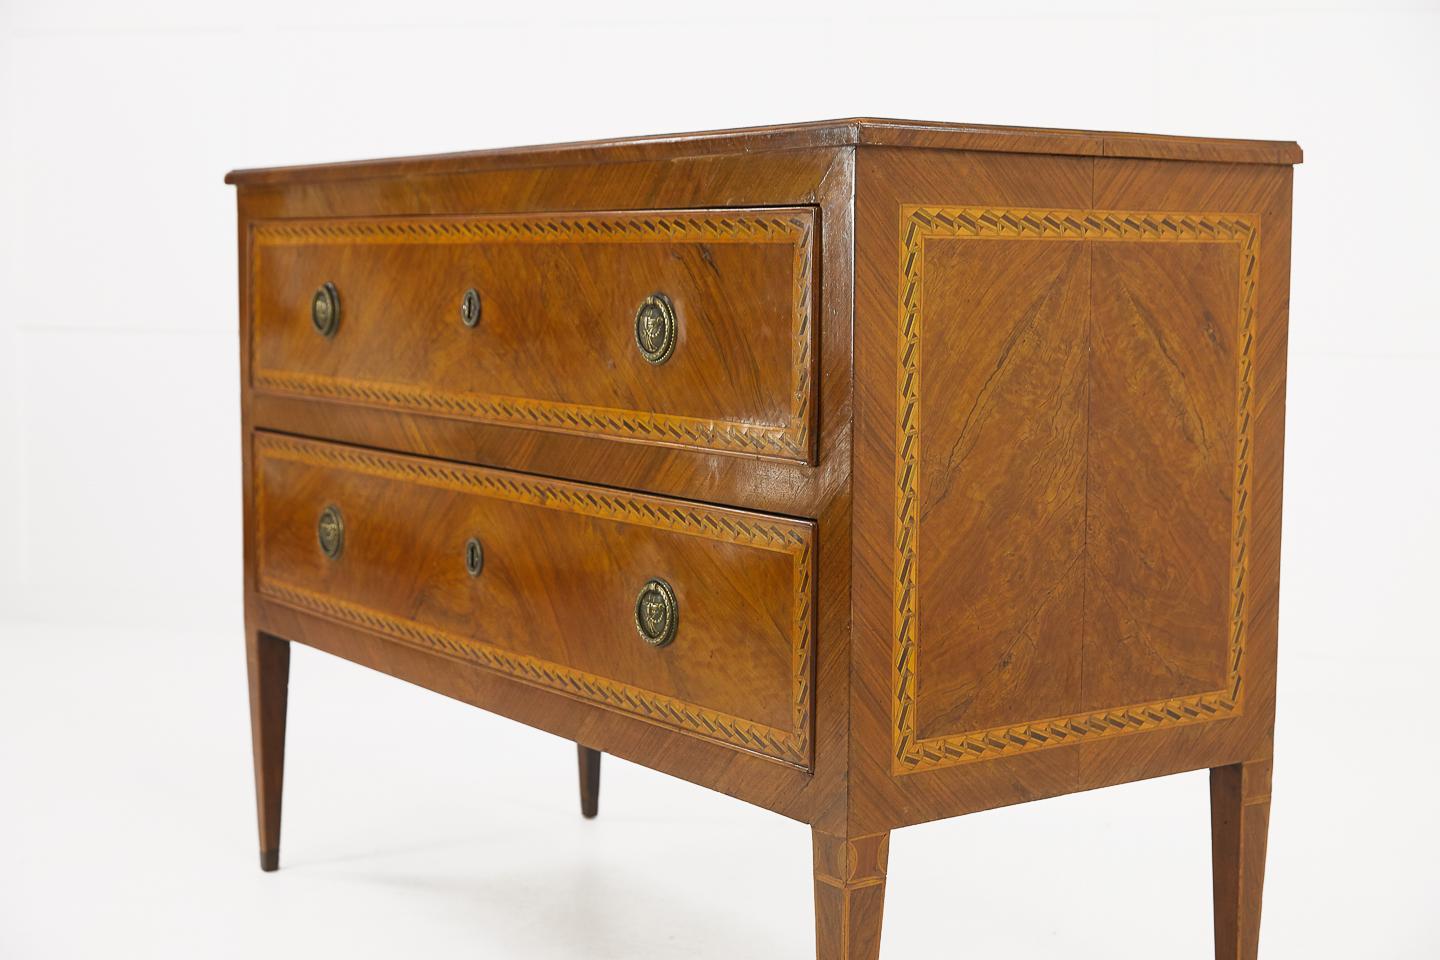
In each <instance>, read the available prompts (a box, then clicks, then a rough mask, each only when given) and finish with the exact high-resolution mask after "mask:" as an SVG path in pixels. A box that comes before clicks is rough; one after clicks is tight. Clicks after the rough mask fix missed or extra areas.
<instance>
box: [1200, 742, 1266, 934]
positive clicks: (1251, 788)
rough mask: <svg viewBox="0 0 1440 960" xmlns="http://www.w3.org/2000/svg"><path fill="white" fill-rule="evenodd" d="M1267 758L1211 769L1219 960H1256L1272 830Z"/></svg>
mask: <svg viewBox="0 0 1440 960" xmlns="http://www.w3.org/2000/svg"><path fill="white" fill-rule="evenodd" d="M1270 765H1271V761H1269V760H1257V761H1254V762H1251V763H1237V764H1233V765H1231V766H1228V767H1214V768H1212V769H1211V771H1210V843H1211V853H1212V866H1211V869H1212V870H1213V873H1214V882H1215V960H1255V958H1256V954H1257V953H1258V952H1259V949H1260V894H1261V891H1262V890H1263V888H1264V885H1265V841H1266V837H1267V835H1268V833H1269V830H1270Z"/></svg>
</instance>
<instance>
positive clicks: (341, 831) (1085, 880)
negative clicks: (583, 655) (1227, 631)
mask: <svg viewBox="0 0 1440 960" xmlns="http://www.w3.org/2000/svg"><path fill="white" fill-rule="evenodd" d="M1196 6H1203V7H1204V8H1205V11H1206V12H1205V13H1203V14H1193V13H1184V14H1182V13H1179V12H1171V11H1170V8H1166V7H1163V6H1157V5H1156V4H1154V3H1142V2H1135V3H1118V2H1091V3H1085V4H1078V3H1077V4H1061V3H1055V4H1037V3H1019V4H1010V5H1001V4H995V5H993V6H991V5H983V4H971V5H962V4H956V3H931V2H924V0H911V2H908V3H904V4H900V3H875V4H869V5H866V4H852V3H841V2H835V0H831V2H828V3H823V4H820V3H814V4H806V5H787V4H784V3H781V2H777V0H768V2H751V0H741V2H728V3H708V4H688V3H683V2H669V3H662V2H654V3H629V4H626V3H617V2H614V0H611V2H603V3H589V4H545V3H506V4H503V5H497V6H495V7H493V8H492V7H486V6H484V5H482V4H477V3H453V4H446V3H440V2H436V0H408V2H405V3H394V2H373V0H329V2H322V3H314V4H301V3H296V2H285V0H249V2H247V3H243V4H224V5H219V4H217V5H213V6H208V5H204V4H200V3H194V2H184V0H168V2H167V0H149V2H142V0H131V2H126V3H101V2H98V0H96V2H83V0H49V2H21V0H9V2H0V856H3V858H4V869H3V870H0V957H4V958H7V960H8V958H31V957H46V958H48V957H101V956H105V957H109V956H137V957H164V958H170V957H184V958H196V957H205V958H208V957H240V956H247V957H248V956H256V955H264V956H270V957H276V958H288V957H308V956H348V957H392V956H423V957H437V958H448V957H466V958H474V957H485V958H494V957H498V958H510V957H518V958H559V957H599V958H609V957H617V958H618V957H625V958H642V957H694V958H701V960H705V958H716V960H719V958H724V960H736V958H748V957H757V958H771V957H804V956H808V955H810V951H811V950H812V947H811V937H812V921H811V904H810V875H809V869H810V859H809V849H808V831H807V830H806V829H805V828H804V827H802V826H801V825H798V824H794V823H791V822H790V821H786V820H783V819H781V818H778V817H775V816H773V815H770V814H767V813H765V812H763V811H760V810H757V809H753V808H750V807H747V806H745V805H743V804H740V803H737V802H735V801H731V800H728V799H726V798H723V797H720V796H718V795H713V794H709V793H707V792H705V791H703V790H700V789H698V788H695V787H691V786H689V785H686V784H683V783H681V782H678V781H675V780H672V779H670V778H667V777H664V776H661V775H658V774H653V773H650V772H647V771H644V770H641V769H639V768H636V767H632V766H629V765H627V764H623V763H619V762H616V761H614V760H610V759H607V763H606V772H605V789H604V791H603V796H602V811H601V819H600V820H598V821H596V822H594V823H584V822H582V821H581V820H580V818H579V816H578V814H577V811H576V801H575V785H574V770H573V753H572V748H571V747H570V746H569V745H568V744H566V743H564V742H562V741H559V740H556V739H554V738H552V737H549V736H547V735H545V734H541V733H537V732H534V731H530V730H526V729H523V728H521V727H519V726H517V725H514V724H511V723H509V722H507V721H503V720H500V719H497V718H494V717H491V716H488V715H486V714H484V713H482V712H480V711H477V710H472V709H470V708H467V707H463V706H461V705H459V704H455V703H452V702H449V701H446V700H443V699H441V698H439V697H435V696H433V695H430V694H427V693H424V692H423V691H420V690H418V689H415V688H412V687H409V686H407V685H405V684H401V683H399V682H396V681H394V680H390V679H388V678H385V677H381V676H379V675H377V674H372V673H369V672H367V671H364V670H362V669H361V668H358V667H354V666H351V665H348V664H345V663H342V662H340V661H337V660H331V659H327V658H325V657H323V656H322V655H320V654H317V653H314V652H313V651H309V650H305V649H299V648H297V651H296V654H295V663H294V669H293V676H292V700H291V703H292V706H291V726H290V751H289V759H290V763H289V766H288V775H287V783H286V793H287V795H286V817H285V828H286V833H285V843H284V852H283V854H282V869H281V871H280V872H279V873H277V874H273V875H262V874H261V873H260V872H259V870H258V869H257V867H256V864H255V840H254V824H253V801H252V794H251V780H250V776H251V774H250V760H249V730H248V724H247V721H246V712H245V710H246V703H245V681H244V660H243V653H242V644H243V635H242V631H241V609H240V582H241V581H240V515H239V506H240V463H239V451H240V442H239V435H238V429H239V410H238V400H237V398H238V373H237V341H236V333H235V330H236V316H235V307H234V304H235V286H236V260H235V249H234V238H235V231H234V198H233V194H232V191H231V189H230V188H228V187H225V186H223V185H222V183H221V178H222V176H223V174H224V173H225V171H226V170H227V169H229V168H231V167H239V166H256V165H266V164H278V163H293V162H309V161H326V160H338V159H352V158H360V157H371V156H385V155H394V154H411V153H422V152H431V151H445V150H456V149H472V148H481V147H495V146H506V145H514V144H522V143H537V142H548V141H556V140H571V139H583V138H590V137H607V136H616V135H624V134H642V133H658V132H665V131H675V130H686V129H704V128H714V127H724V126H741V125H752V124H758V123H770V122H784V121H793V120H806V119H822V118H827V117H835V116H847V115H855V114H870V115H879V116H902V117H913V118H920V119H932V120H959V121H969V122H989V123H1015V124H1024V125H1050V126H1064V127H1090V128H1099V129H1119V130H1142V131H1151V132H1163V133H1184V134H1199V135H1215V136H1236V137H1259V138H1275V139H1295V140H1298V141H1300V142H1301V144H1302V146H1303V147H1304V148H1305V151H1306V163H1305V164H1304V165H1303V166H1302V167H1300V168H1299V169H1298V171H1297V175H1296V184H1295V234H1294V237H1295V239H1294V273H1293V290H1294V295H1293V300H1292V312H1291V339H1290V344H1291V350H1290V385H1289V434H1288V438H1287V447H1286V485H1285V498H1286V500H1285V550H1284V572H1283V586H1282V604H1281V650H1282V660H1281V680H1280V698H1281V699H1280V714H1279V722H1278V733H1277V747H1276V750H1277V763H1276V774H1275V791H1274V808H1273V817H1272V832H1271V846H1270V870H1269V876H1268V882H1267V885H1266V891H1265V906H1266V911H1265V924H1264V936H1263V951H1264V955H1266V956H1268V957H1271V958H1277V957H1280V958H1288V957H1297V958H1299V957H1304V958H1311V957H1347V958H1348V957H1404V958H1409V957H1436V956H1440V920H1437V917H1436V912H1437V907H1440V880H1437V878H1436V877H1437V874H1436V870H1435V866H1436V861H1437V859H1440V826H1437V824H1440V817H1437V816H1436V807H1437V799H1436V795H1437V790H1440V774H1437V766H1440V764H1437V759H1436V756H1437V749H1440V748H1437V726H1436V711H1435V707H1434V701H1433V697H1434V694H1433V690H1434V689H1435V687H1436V683H1435V678H1436V677H1437V676H1440V627H1437V617H1436V612H1435V606H1434V604H1435V599H1436V595H1437V590H1436V586H1437V585H1436V580H1437V576H1440V561H1437V554H1436V545H1437V543H1440V517H1437V506H1436V500H1437V482H1436V478H1437V470H1440V429H1437V425H1436V416H1437V414H1440V402H1437V385H1436V383H1437V379H1440V308H1437V302H1440V293H1437V289H1436V282H1435V278H1436V275H1437V271H1440V243H1437V240H1436V236H1437V234H1436V224H1437V223H1440V200H1437V197H1440V190H1437V182H1440V178H1437V174H1436V169H1437V166H1436V164H1437V148H1440V142H1437V115H1440V106H1437V104H1440V67H1437V64H1440V54H1437V46H1440V6H1437V3H1436V2H1435V0H1430V2H1410V3H1403V2H1402V3H1392V2H1377V0H1370V2H1363V0H1359V2H1355V3H1339V2H1336V3H1304V2H1298V0H1297V2H1291V3H1281V4H1260V3H1256V2H1253V0H1252V2H1243V0H1219V2H1209V3H1205V4H1203V5H1196ZM1082 7H1083V8H1085V9H1086V11H1087V12H1086V13H1085V14H1084V15H1083V16H1081V15H1080V14H1078V13H1076V12H1075V11H1078V10H1080V9H1081V8H1082ZM882 11H888V12H882ZM1002 11H1003V12H1002ZM1207 802H1208V798H1207V790H1206V781H1205V777H1204V775H1203V774H1190V775H1185V776H1180V777H1174V778H1169V779H1166V780H1160V781H1153V782H1149V783H1143V784H1135V785H1131V786H1126V787H1120V788H1115V789H1111V790H1107V791H1101V792H1099V793H1094V794H1088V795H1081V796H1074V797H1068V798H1064V799H1059V800H1054V801H1047V802H1042V803H1038V804H1030V805H1027V806H1023V807H1018V808H1013V809H1008V810H1003V811H995V812H991V813H986V814H981V815H977V816H973V817H969V818H964V819H960V820H952V821H949V822H943V823H938V824H931V825H926V826H922V827H916V828H911V829H907V830H903V831H900V832H898V833H897V834H896V835H895V838H894V844H893V851H892V856H891V870H890V875H891V883H890V895H889V900H888V904H887V908H886V930H885V941H884V943H885V952H886V956H888V957H893V958H902V957H914V958H920V957H926V958H929V957H962V956H963V957H973V958H997V957H998V958H1015V957H1051V956H1054V955H1056V954H1063V955H1064V956H1067V957H1071V958H1090V957H1095V958H1099V957H1106V958H1112V957H1135V956H1141V955H1150V954H1164V955H1165V956H1167V957H1172V958H1202V957H1207V956H1209V955H1210V950H1211V946H1210V927H1209V923H1210V920H1209V882H1210V881H1209V850H1208V842H1209V841H1208V815H1207Z"/></svg>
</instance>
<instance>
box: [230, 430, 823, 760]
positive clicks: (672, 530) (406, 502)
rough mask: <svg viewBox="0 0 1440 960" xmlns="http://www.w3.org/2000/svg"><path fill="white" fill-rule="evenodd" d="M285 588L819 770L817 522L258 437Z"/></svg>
mask: <svg viewBox="0 0 1440 960" xmlns="http://www.w3.org/2000/svg"><path fill="white" fill-rule="evenodd" d="M254 470H255V478H254V480H255V483H254V497H255V501H254V503H255V513H254V516H255V524H256V537H255V549H256V570H257V578H258V583H257V584H256V587H257V589H258V590H259V592H260V593H261V594H262V595H264V596H265V597H267V598H269V599H270V600H272V601H275V602H278V603H281V604H285V605H288V606H292V607H296V608H299V609H301V610H304V611H306V612H308V613H312V614H316V615H319V616H323V617H327V618H329V619H332V620H336V621H339V622H342V623H344V624H347V625H350V626H353V627H357V628H360V629H363V630H366V631H369V632H371V633H375V634H379V635H381V636H384V637H386V638H388V639H391V640H394V641H395V642H398V643H404V644H407V645H410V646H415V647H420V648H423V649H425V650H428V651H431V652H434V653H437V654H441V655H444V656H447V657H452V658H454V659H456V660H460V661H464V662H466V663H470V664H476V665H479V666H481V667H484V668H486V669H490V670H494V671H496V672H499V673H503V674H506V675H509V676H511V677H514V678H515V679H517V680H520V681H523V682H525V683H528V684H531V685H534V686H537V687H542V688H545V689H548V690H551V691H555V692H558V693H560V694H563V695H565V696H568V697H572V698H576V699H580V700H584V701H587V702H590V703H594V704H597V705H599V706H602V707H605V708H608V709H611V710H617V711H621V712H624V713H627V714H632V715H634V716H637V717H641V718H644V719H646V720H649V721H651V722H654V723H658V724H663V725H665V726H669V727H672V728H675V729H678V730H681V731H684V732H686V733H689V734H694V735H697V736H701V737H705V738H708V739H711V740H716V741H719V742H721V743H725V744H728V745H730V746H733V747H737V748H741V749H745V750H749V751H752V752H755V753H759V754H763V755H765V756H769V757H773V758H775V759H777V760H782V761H785V762H787V763H790V764H794V765H797V766H802V767H809V766H810V763H811V749H810V747H811V686H812V684H811V671H812V653H813V640H812V635H813V627H812V622H813V613H812V609H811V606H812V605H811V596H812V587H813V565H814V546H813V545H814V525H813V524H811V523H809V522H805V521H799V520H790V519H782V518H777V517H771V516H765V515H762V514H755V513H747V512H745V511H740V510H728V509H723V508H719V507H711V506H701V505H696V504H692V503H687V502H684V501H678V500H669V499H664V498H660V497H648V496H644V495H641V494H633V493H627V492H622V491H616V490H611V489H607V488H603V487H591V486H584V485H581V484H574V483H565V482H562V481H558V480H548V479H542V478H537V477H532V476H529V475H525V474H514V473H507V472H504V471H498V470H487V469H483V468H479V467H470V466H461V465H458V464H453V463H449V462H444V461H434V460H425V459H421V458H416V457H405V456H396V455H391V454H384V453H378V452H375V451H371V450H366V449H360V448H354V447H347V446H341V445H337V444H329V443H319V442H315V441H308V440H298V439H294V438H290V437H283V436H277V435H273V434H266V433H256V434H255V435H254Z"/></svg>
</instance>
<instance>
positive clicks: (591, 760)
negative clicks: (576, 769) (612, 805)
mask: <svg viewBox="0 0 1440 960" xmlns="http://www.w3.org/2000/svg"><path fill="white" fill-rule="evenodd" d="M575 748H576V750H578V751H579V753H580V814H581V816H583V817H584V818H585V819H586V820H594V819H595V814H597V813H599V812H600V751H599V750H591V749H590V748H589V747H582V746H580V745H579V744H578V743H577V744H576V745H575Z"/></svg>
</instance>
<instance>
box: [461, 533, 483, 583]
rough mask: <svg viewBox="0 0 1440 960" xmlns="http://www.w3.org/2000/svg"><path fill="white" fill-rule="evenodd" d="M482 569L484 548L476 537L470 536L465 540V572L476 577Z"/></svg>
mask: <svg viewBox="0 0 1440 960" xmlns="http://www.w3.org/2000/svg"><path fill="white" fill-rule="evenodd" d="M484 569H485V548H484V546H482V545H481V543H480V541H479V540H478V539H477V538H475V537H471V538H470V539H469V540H467V541H465V572H466V573H468V574H470V576H472V577H478V576H480V571H481V570H484Z"/></svg>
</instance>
